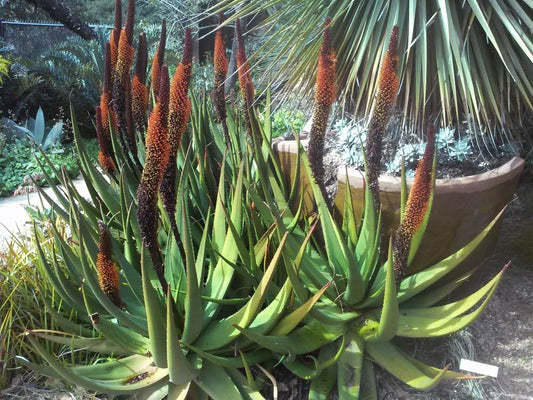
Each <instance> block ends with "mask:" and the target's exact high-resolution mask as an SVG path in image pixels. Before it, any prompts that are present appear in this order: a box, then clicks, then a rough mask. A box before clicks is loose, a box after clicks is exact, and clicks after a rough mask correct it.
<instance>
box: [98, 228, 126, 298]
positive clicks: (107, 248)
mask: <svg viewBox="0 0 533 400" xmlns="http://www.w3.org/2000/svg"><path fill="white" fill-rule="evenodd" d="M98 233H99V236H98V255H97V258H96V271H97V274H98V284H99V286H100V288H101V289H102V291H103V292H104V294H105V295H106V296H107V298H108V299H109V300H111V301H112V302H113V304H114V305H116V306H117V307H120V308H124V303H123V302H122V300H121V298H120V276H119V273H118V270H117V265H116V263H115V262H114V261H113V259H112V258H111V236H110V234H109V230H108V229H107V226H106V225H105V224H104V223H103V222H102V221H98Z"/></svg>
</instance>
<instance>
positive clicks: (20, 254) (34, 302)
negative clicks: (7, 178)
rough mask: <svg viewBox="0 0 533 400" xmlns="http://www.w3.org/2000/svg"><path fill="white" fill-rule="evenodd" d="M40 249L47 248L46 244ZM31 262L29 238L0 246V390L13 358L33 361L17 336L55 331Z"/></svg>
mask: <svg viewBox="0 0 533 400" xmlns="http://www.w3.org/2000/svg"><path fill="white" fill-rule="evenodd" d="M36 216H37V215H36ZM43 229H44V227H43ZM13 233H15V232H13ZM43 245H44V246H45V247H48V243H46V242H44V243H43ZM34 262H35V258H34V256H33V245H32V242H31V239H30V237H28V236H26V235H23V234H21V233H19V234H18V235H17V236H12V237H11V238H10V239H9V240H6V241H5V242H2V243H0V299H1V302H0V389H3V388H4V387H5V386H7V385H8V384H9V382H10V379H11V377H12V376H13V375H14V374H15V373H16V372H15V371H16V370H15V367H16V363H15V356H16V355H19V356H23V357H25V358H27V359H29V360H35V352H34V351H33V349H32V348H31V347H29V346H28V344H27V343H26V341H25V340H24V337H23V336H21V335H20V333H21V330H22V329H24V328H26V329H38V328H46V329H55V325H54V324H53V323H52V322H51V321H50V319H49V317H48V315H47V313H46V310H45V304H44V302H43V300H42V299H41V297H40V296H39V289H38V288H37V287H36V282H40V284H41V285H42V287H44V288H46V287H48V285H47V282H45V281H43V280H42V278H43V277H42V276H41V275H40V274H39V272H38V271H37V270H36V269H35V267H34Z"/></svg>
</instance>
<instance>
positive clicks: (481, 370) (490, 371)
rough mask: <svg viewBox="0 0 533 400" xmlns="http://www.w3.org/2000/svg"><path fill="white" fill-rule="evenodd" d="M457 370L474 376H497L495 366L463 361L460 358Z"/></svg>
mask: <svg viewBox="0 0 533 400" xmlns="http://www.w3.org/2000/svg"><path fill="white" fill-rule="evenodd" d="M459 369H462V370H463V371H467V372H474V373H476V374H481V375H487V376H492V377H494V378H496V377H497V376H498V367H497V366H495V365H490V364H484V363H480V362H477V361H471V360H465V359H464V358H461V363H460V364H459Z"/></svg>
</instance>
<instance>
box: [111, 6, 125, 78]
mask: <svg viewBox="0 0 533 400" xmlns="http://www.w3.org/2000/svg"><path fill="white" fill-rule="evenodd" d="M121 30H122V1H121V0H115V25H114V27H113V30H112V31H111V36H110V38H109V44H110V46H111V65H112V66H113V69H115V65H116V64H117V56H118V42H119V40H120V31H121Z"/></svg>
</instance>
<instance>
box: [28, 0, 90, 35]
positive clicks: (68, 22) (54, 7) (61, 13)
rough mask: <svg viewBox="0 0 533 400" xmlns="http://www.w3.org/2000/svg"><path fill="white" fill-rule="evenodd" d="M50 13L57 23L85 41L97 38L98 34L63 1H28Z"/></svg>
mask: <svg viewBox="0 0 533 400" xmlns="http://www.w3.org/2000/svg"><path fill="white" fill-rule="evenodd" d="M27 1H28V3H31V4H33V5H34V6H35V7H38V8H40V9H42V10H44V11H46V12H47V13H48V15H50V17H51V18H52V19H53V20H54V21H57V22H60V23H62V24H63V25H65V28H67V29H69V30H71V31H72V32H74V33H75V34H77V35H79V36H81V37H82V38H83V39H85V40H91V39H95V38H96V32H95V31H94V29H92V28H91V27H90V26H89V25H87V23H86V22H85V21H82V20H81V18H79V17H78V16H77V15H75V14H74V13H73V12H72V11H71V10H70V9H69V8H68V7H67V6H66V5H65V4H64V3H63V1H62V0H27Z"/></svg>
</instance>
